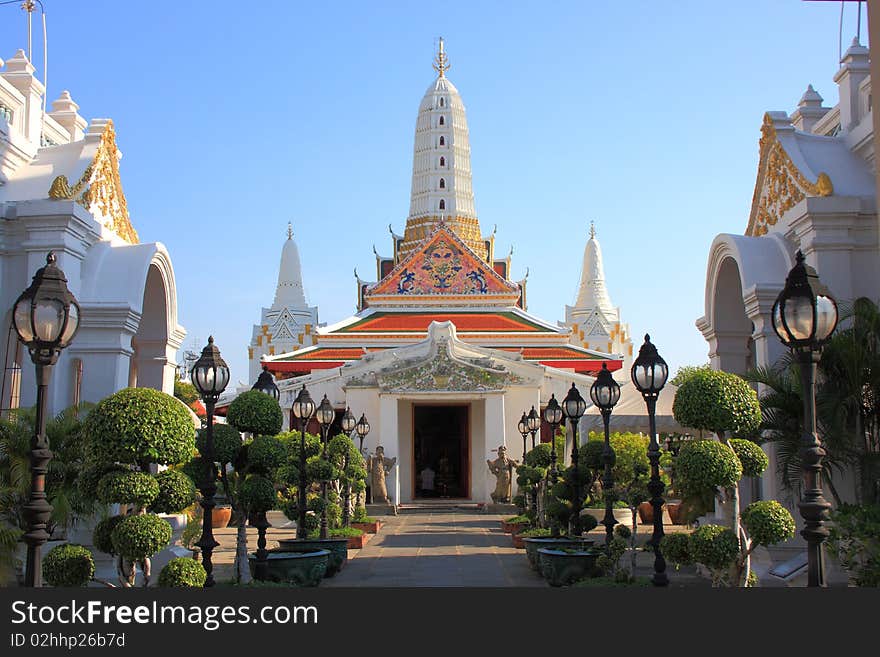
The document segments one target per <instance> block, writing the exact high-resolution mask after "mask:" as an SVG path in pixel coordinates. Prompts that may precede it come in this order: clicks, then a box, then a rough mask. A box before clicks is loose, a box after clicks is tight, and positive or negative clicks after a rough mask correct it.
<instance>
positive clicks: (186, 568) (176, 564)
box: [159, 557, 208, 588]
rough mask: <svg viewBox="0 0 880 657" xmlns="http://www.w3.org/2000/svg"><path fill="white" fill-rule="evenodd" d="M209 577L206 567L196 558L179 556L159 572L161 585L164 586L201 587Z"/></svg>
mask: <svg viewBox="0 0 880 657" xmlns="http://www.w3.org/2000/svg"><path fill="white" fill-rule="evenodd" d="M206 579H208V573H206V572H205V567H204V566H203V565H202V564H201V563H199V562H198V561H196V560H195V559H188V558H186V557H177V558H175V559H172V560H171V561H169V562H168V563H167V564H165V567H164V568H163V569H162V572H160V573H159V586H161V587H163V588H201V587H202V586H204V585H205V580H206Z"/></svg>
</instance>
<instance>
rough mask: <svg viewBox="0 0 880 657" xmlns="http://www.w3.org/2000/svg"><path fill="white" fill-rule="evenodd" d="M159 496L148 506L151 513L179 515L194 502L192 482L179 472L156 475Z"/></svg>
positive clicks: (171, 471) (194, 494)
mask: <svg viewBox="0 0 880 657" xmlns="http://www.w3.org/2000/svg"><path fill="white" fill-rule="evenodd" d="M156 482H157V483H158V484H159V495H158V496H157V497H156V500H155V501H154V502H153V504H152V505H151V506H150V511H152V512H153V513H180V512H181V511H183V510H184V509H185V508H186V507H188V506H189V505H190V504H192V503H193V502H195V501H196V487H195V484H194V483H193V480H192V479H190V478H189V477H188V476H187V475H186V474H184V473H183V472H181V471H179V470H165V471H164V472H160V473H159V474H157V475H156Z"/></svg>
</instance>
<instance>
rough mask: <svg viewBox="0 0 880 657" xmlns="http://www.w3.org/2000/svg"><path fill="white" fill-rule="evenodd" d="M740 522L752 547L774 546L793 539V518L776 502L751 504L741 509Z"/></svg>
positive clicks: (764, 501) (765, 501)
mask: <svg viewBox="0 0 880 657" xmlns="http://www.w3.org/2000/svg"><path fill="white" fill-rule="evenodd" d="M742 522H743V526H744V527H745V528H746V531H747V532H748V534H749V540H750V541H751V542H752V544H753V545H764V546H768V545H776V544H777V543H781V542H783V541H787V540H788V539H790V538H793V537H794V530H795V524H794V518H792V517H791V514H790V513H789V512H788V509H786V508H785V507H784V506H782V505H781V504H780V503H779V502H777V501H776V500H763V501H760V502H752V503H751V504H749V505H748V506H747V507H746V508H745V509H743V512H742Z"/></svg>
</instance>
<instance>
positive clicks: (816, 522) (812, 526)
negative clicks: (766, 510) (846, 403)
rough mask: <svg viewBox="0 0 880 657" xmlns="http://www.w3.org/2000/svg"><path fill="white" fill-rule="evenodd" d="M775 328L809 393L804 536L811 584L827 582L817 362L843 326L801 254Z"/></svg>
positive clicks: (778, 307) (802, 508)
mask: <svg viewBox="0 0 880 657" xmlns="http://www.w3.org/2000/svg"><path fill="white" fill-rule="evenodd" d="M771 316H772V318H773V329H774V330H775V331H776V335H778V336H779V339H780V340H781V341H782V344H784V345H785V346H786V347H788V348H789V349H791V350H792V352H793V353H794V355H795V357H796V358H797V361H798V365H799V369H800V374H801V389H802V390H803V395H804V434H803V437H802V446H801V466H802V468H803V477H804V487H803V493H802V498H801V501H800V502H799V503H798V508H799V509H800V512H801V517H802V518H803V519H804V528H803V529H802V530H801V536H803V537H804V539H805V540H806V541H807V586H825V585H826V583H825V554H824V550H823V546H822V544H823V543H824V541H825V539H826V538H827V537H828V528H827V527H825V521H826V520H828V510H829V509H830V508H831V505H830V504H829V503H828V501H827V500H826V499H825V497H824V496H823V495H822V459H823V458H824V457H825V450H824V449H823V448H822V443H821V442H820V441H819V437H818V435H817V433H816V365H817V363H818V362H819V356H820V354H821V351H822V347H823V346H824V345H825V343H826V342H827V341H828V340H829V339H830V338H831V334H832V333H833V332H834V329H835V328H836V327H837V303H836V302H835V300H834V298H833V297H832V296H831V294H830V292H829V291H828V288H826V287H825V286H824V285H823V284H822V283H821V282H820V281H819V275H818V274H817V273H816V270H815V269H813V268H812V267H811V266H809V265H807V264H806V263H805V262H804V254H803V253H802V252H801V251H798V252H797V256H796V263H795V266H794V267H792V269H791V271H790V272H788V276H787V277H786V279H785V287H784V288H783V289H782V292H780V293H779V296H778V297H777V299H776V302H775V303H774V304H773V312H772V314H771Z"/></svg>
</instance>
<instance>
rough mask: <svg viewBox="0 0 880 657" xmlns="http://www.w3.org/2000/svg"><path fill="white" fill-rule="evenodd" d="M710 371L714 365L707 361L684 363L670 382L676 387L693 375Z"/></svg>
mask: <svg viewBox="0 0 880 657" xmlns="http://www.w3.org/2000/svg"><path fill="white" fill-rule="evenodd" d="M710 371H712V366H711V365H710V364H709V363H706V364H705V365H682V366H681V367H679V368H678V371H677V372H676V373H675V376H674V377H672V379H670V380H669V383H671V384H672V385H674V386H675V387H678V386H680V385H682V384H683V383H684V382H685V381H687V380H688V379H689V378H691V377H692V376H693V375H695V374H701V373H703V372H710Z"/></svg>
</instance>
